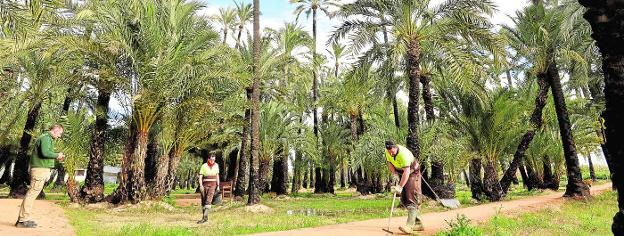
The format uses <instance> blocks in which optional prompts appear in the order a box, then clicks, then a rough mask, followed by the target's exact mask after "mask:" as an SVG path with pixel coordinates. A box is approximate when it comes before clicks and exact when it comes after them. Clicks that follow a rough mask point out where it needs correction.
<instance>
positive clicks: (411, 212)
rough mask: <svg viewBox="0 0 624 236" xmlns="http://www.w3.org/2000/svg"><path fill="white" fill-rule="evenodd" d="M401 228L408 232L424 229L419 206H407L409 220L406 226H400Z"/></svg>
mask: <svg viewBox="0 0 624 236" xmlns="http://www.w3.org/2000/svg"><path fill="white" fill-rule="evenodd" d="M399 230H401V231H402V232H403V233H406V234H412V233H414V231H423V230H424V227H423V225H422V222H421V221H420V218H419V217H418V208H416V207H411V206H410V207H407V222H406V223H405V225H404V226H399Z"/></svg>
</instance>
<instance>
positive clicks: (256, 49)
mask: <svg viewBox="0 0 624 236" xmlns="http://www.w3.org/2000/svg"><path fill="white" fill-rule="evenodd" d="M259 66H260V0H254V1H253V63H252V68H253V83H252V86H251V89H252V92H251V156H250V157H249V158H250V159H249V163H250V166H249V183H250V184H249V199H248V201H247V205H250V206H251V205H255V204H257V203H259V202H260V195H259V188H260V187H262V186H259V185H258V184H259V181H258V176H257V174H256V173H257V169H256V168H258V162H259V157H260V156H259V151H260V130H258V129H260V70H259V69H260V67H259Z"/></svg>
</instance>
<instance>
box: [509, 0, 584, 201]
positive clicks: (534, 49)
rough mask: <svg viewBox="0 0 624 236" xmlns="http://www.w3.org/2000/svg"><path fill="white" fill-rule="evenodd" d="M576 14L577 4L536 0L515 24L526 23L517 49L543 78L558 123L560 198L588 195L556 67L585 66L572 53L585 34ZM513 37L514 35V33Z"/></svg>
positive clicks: (577, 11)
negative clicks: (562, 175) (562, 170)
mask: <svg viewBox="0 0 624 236" xmlns="http://www.w3.org/2000/svg"><path fill="white" fill-rule="evenodd" d="M579 13H580V11H579V6H578V5H571V4H565V5H558V4H554V5H552V6H550V5H546V4H544V3H542V2H541V1H538V2H537V4H536V5H534V6H530V7H528V8H527V9H525V12H524V13H519V17H518V19H519V20H518V21H522V22H526V23H524V24H525V25H521V24H523V23H522V22H521V23H519V28H520V29H522V30H525V32H524V33H525V34H527V35H526V36H524V37H526V38H523V39H522V41H521V42H522V44H523V47H524V48H521V50H523V51H524V55H527V56H528V57H529V58H532V61H533V62H534V68H533V69H534V71H535V72H536V74H537V75H538V76H544V80H545V81H546V82H547V83H548V84H549V86H550V88H551V89H552V91H553V101H554V104H555V109H556V112H557V119H558V121H559V128H560V133H561V137H562V138H561V141H562V144H563V149H564V154H565V157H566V158H565V160H566V172H567V176H568V185H567V188H566V192H565V194H564V196H569V197H575V196H588V195H589V189H588V187H587V186H586V185H585V184H584V183H583V182H582V177H581V172H580V166H579V162H578V156H577V151H576V145H575V143H574V138H573V136H572V130H571V125H570V119H569V115H568V111H567V107H566V102H565V95H564V92H563V88H562V85H561V79H560V77H559V65H560V64H561V63H562V62H564V63H565V62H574V63H575V65H579V64H580V65H586V61H585V60H584V59H583V58H582V57H581V56H580V53H579V52H576V51H574V48H575V47H576V45H577V44H575V43H577V42H578V41H579V40H580V39H582V36H579V35H581V34H584V33H585V31H583V28H585V27H583V25H582V24H579V18H580V14H579ZM570 15H571V16H570ZM512 34H514V33H512ZM514 35H515V36H518V34H517V33H516V34H514ZM519 37H523V36H519ZM519 51H520V50H519ZM531 54H532V55H531ZM525 137H526V135H525ZM523 141H524V139H523ZM529 141H530V140H529ZM522 144H523V143H522V142H521V146H519V147H522ZM519 149H520V148H519ZM514 159H516V160H517V159H519V158H514ZM512 164H513V161H512ZM512 171H513V173H515V169H512V170H510V171H509V172H508V173H510V172H512ZM506 176H509V174H506ZM507 179H508V178H507ZM507 182H508V181H507Z"/></svg>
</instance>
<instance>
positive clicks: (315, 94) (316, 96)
mask: <svg viewBox="0 0 624 236" xmlns="http://www.w3.org/2000/svg"><path fill="white" fill-rule="evenodd" d="M316 9H317V8H316V6H313V7H312V61H313V62H314V63H313V64H316ZM318 89H319V85H318V79H317V71H316V65H313V69H312V117H313V120H314V135H315V136H316V137H318V136H319V127H318V123H319V121H318V107H317V106H318V105H317V104H318V100H319V94H318V93H319V91H318Z"/></svg>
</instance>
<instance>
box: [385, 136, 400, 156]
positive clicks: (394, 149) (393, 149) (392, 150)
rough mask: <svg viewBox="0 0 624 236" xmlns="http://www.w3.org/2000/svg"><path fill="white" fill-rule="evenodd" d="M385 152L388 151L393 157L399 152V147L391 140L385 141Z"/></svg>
mask: <svg viewBox="0 0 624 236" xmlns="http://www.w3.org/2000/svg"><path fill="white" fill-rule="evenodd" d="M386 150H388V153H390V155H392V156H395V155H396V154H397V152H399V146H397V145H396V144H395V143H394V141H392V140H386Z"/></svg>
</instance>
